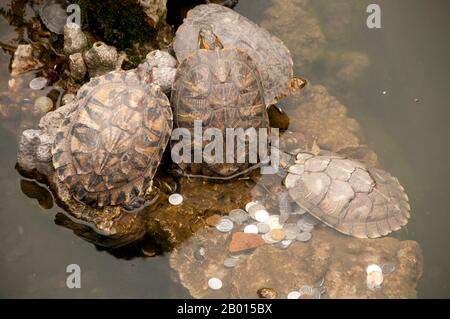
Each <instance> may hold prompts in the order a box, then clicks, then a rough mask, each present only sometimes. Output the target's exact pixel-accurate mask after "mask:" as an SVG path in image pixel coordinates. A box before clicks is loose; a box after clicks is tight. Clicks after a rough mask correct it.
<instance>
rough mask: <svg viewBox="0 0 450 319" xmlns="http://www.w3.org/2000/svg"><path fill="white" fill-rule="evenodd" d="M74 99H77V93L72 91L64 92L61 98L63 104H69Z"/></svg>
mask: <svg viewBox="0 0 450 319" xmlns="http://www.w3.org/2000/svg"><path fill="white" fill-rule="evenodd" d="M74 100H75V94H72V93H68V94H64V96H63V97H62V100H61V104H62V105H66V104H69V103H70V102H73V101H74Z"/></svg>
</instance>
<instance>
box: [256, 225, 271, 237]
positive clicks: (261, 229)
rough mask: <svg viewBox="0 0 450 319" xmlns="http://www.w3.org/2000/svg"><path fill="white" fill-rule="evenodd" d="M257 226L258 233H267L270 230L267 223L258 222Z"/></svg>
mask: <svg viewBox="0 0 450 319" xmlns="http://www.w3.org/2000/svg"><path fill="white" fill-rule="evenodd" d="M256 227H257V228H258V233H260V234H267V233H268V232H270V226H269V225H267V224H265V223H258V224H256Z"/></svg>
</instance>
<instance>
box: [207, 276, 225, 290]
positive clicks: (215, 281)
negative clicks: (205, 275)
mask: <svg viewBox="0 0 450 319" xmlns="http://www.w3.org/2000/svg"><path fill="white" fill-rule="evenodd" d="M222 285H223V284H222V280H220V279H219V278H215V277H213V278H211V279H209V280H208V287H209V288H211V289H212V290H220V289H221V288H222Z"/></svg>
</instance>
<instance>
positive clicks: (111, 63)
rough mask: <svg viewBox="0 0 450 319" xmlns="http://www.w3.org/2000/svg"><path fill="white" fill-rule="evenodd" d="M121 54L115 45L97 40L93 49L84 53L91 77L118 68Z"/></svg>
mask: <svg viewBox="0 0 450 319" xmlns="http://www.w3.org/2000/svg"><path fill="white" fill-rule="evenodd" d="M118 61H119V54H118V53H117V50H116V48H115V47H113V46H109V45H106V44H105V43H103V42H95V43H94V44H93V46H92V48H91V49H89V50H88V51H86V52H85V53H84V62H85V63H86V65H87V69H88V72H89V76H90V77H95V76H100V75H103V74H106V73H108V72H110V71H113V70H115V69H116V68H117V64H118Z"/></svg>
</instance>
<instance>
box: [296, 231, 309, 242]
mask: <svg viewBox="0 0 450 319" xmlns="http://www.w3.org/2000/svg"><path fill="white" fill-rule="evenodd" d="M311 237H312V236H311V233H308V232H301V233H300V234H298V235H297V240H298V241H301V242H306V241H309V240H310V239H311Z"/></svg>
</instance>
